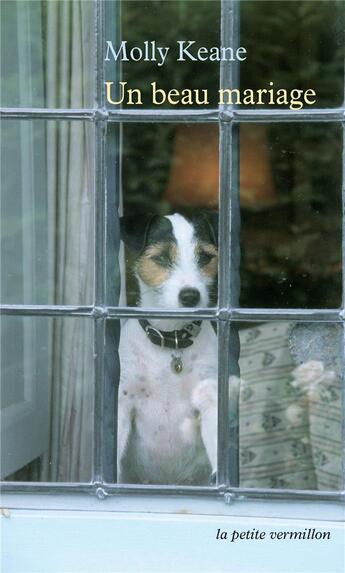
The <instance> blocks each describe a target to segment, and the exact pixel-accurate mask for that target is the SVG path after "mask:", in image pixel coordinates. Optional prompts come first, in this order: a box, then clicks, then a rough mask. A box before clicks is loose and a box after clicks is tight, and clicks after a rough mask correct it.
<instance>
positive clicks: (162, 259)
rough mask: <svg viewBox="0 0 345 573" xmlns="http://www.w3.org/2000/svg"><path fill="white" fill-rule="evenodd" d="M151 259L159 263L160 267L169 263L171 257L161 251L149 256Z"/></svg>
mask: <svg viewBox="0 0 345 573" xmlns="http://www.w3.org/2000/svg"><path fill="white" fill-rule="evenodd" d="M151 258H152V260H153V261H154V262H155V263H157V264H158V265H160V266H161V267H168V266H169V265H171V259H170V256H169V254H168V253H164V252H163V253H161V254H160V255H154V256H153V257H151Z"/></svg>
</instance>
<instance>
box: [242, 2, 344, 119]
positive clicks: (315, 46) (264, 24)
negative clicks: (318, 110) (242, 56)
mask: <svg viewBox="0 0 345 573" xmlns="http://www.w3.org/2000/svg"><path fill="white" fill-rule="evenodd" d="M344 9H345V5H344V2H343V1H342V0H338V1H337V0H335V1H333V0H321V1H318V2H317V3H315V2H314V1H313V0H297V1H296V0H294V1H290V2H285V1H281V0H278V1H273V2H272V1H263V2H257V1H256V0H248V1H246V2H240V14H241V18H240V20H241V32H240V34H241V36H240V37H241V45H242V46H245V48H246V49H247V52H248V57H247V59H246V60H245V61H244V62H242V63H241V89H242V90H245V89H252V90H258V89H271V88H273V89H274V90H278V89H285V90H287V92H288V93H290V92H291V90H303V91H306V90H309V89H312V90H314V91H315V92H316V103H315V106H316V107H336V106H341V105H342V103H343V98H344ZM270 82H272V84H273V85H270ZM295 95H297V94H295ZM264 97H265V96H264ZM312 99H313V98H312ZM265 102H267V99H266V100H265V99H264V104H265V105H264V107H270V108H272V106H271V105H270V106H268V105H267V103H265ZM315 106H309V105H305V106H304V108H305V109H311V108H312V107H315ZM252 107H255V106H252ZM256 107H261V108H262V107H263V106H262V105H261V106H258V105H257V106H256ZM285 107H287V106H285ZM295 109H297V108H296V107H295Z"/></svg>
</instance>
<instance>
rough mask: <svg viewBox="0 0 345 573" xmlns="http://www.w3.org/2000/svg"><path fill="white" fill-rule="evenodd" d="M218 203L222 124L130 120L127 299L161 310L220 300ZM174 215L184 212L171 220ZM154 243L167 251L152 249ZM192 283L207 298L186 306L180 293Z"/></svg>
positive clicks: (126, 194) (125, 151) (125, 173)
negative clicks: (152, 123) (136, 123)
mask: <svg viewBox="0 0 345 573" xmlns="http://www.w3.org/2000/svg"><path fill="white" fill-rule="evenodd" d="M138 130H140V138H139V137H138ZM217 205H218V126H216V125H206V124H201V125H199V124H198V125H185V124H184V125H174V124H168V125H167V124H155V125H142V124H141V125H126V126H124V134H123V212H124V216H125V220H124V223H123V239H124V242H125V243H126V245H127V250H126V265H125V266H126V271H127V279H126V281H127V282H126V292H127V297H125V296H124V293H123V304H125V303H126V301H127V303H128V304H129V305H135V304H141V306H150V307H159V308H167V307H173V308H176V307H181V306H190V307H191V306H193V307H207V306H212V305H215V303H216V299H217V244H216V243H217V238H218V231H217V214H216V211H214V209H216V208H217ZM172 214H177V216H175V217H174V218H173V219H171V220H167V219H166V218H165V217H166V216H168V215H172ZM152 215H156V217H155V218H154V217H152ZM181 215H182V216H181ZM126 221H127V225H126ZM126 229H127V231H126ZM163 230H164V232H163ZM140 241H141V242H140ZM153 244H155V248H156V251H157V249H158V251H159V253H158V251H157V252H156V253H152V252H151V250H152V249H151V247H152V245H153ZM161 251H162V252H161ZM163 251H164V253H163ZM165 251H166V252H165ZM165 255H166V257H165V259H164V256H165ZM152 257H153V259H152ZM122 266H124V264H123V265H122ZM135 275H136V276H137V279H139V280H136V279H135ZM139 287H140V288H141V296H139V290H138V289H139ZM187 287H188V288H190V289H196V290H197V291H199V294H200V296H199V298H198V299H197V300H196V299H195V300H194V299H193V300H192V299H191V300H190V301H189V303H188V304H187V303H186V304H184V303H183V302H181V299H179V298H178V297H179V293H180V290H181V289H184V288H187ZM140 301H141V302H140ZM187 302H188V301H187Z"/></svg>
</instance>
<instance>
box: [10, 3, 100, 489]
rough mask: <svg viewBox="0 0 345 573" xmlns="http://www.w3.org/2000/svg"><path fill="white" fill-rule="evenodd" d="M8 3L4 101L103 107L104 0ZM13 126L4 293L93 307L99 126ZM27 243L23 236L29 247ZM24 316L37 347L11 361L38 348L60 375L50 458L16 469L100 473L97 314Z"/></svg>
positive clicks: (42, 473)
mask: <svg viewBox="0 0 345 573" xmlns="http://www.w3.org/2000/svg"><path fill="white" fill-rule="evenodd" d="M1 8H2V14H1V20H2V27H1V31H2V36H3V37H2V42H3V48H4V49H6V53H5V52H4V49H3V53H2V63H1V75H2V80H3V82H2V86H1V88H2V89H1V103H2V105H5V106H9V107H17V106H18V107H50V108H71V107H75V108H82V107H90V106H92V105H93V97H94V95H93V94H94V92H93V84H94V77H93V76H94V64H93V34H94V32H93V22H94V12H93V10H94V5H93V2H91V1H88V0H86V1H83V0H73V2H65V1H62V2H60V1H53V2H51V1H48V2H47V1H43V0H42V1H39V2H38V1H37V2H36V1H34V2H30V1H24V2H22V1H17V2H12V1H11V2H4V3H2V6H1ZM4 125H5V127H4V128H3V133H2V140H3V149H5V150H6V157H7V158H8V159H7V161H8V163H9V162H11V164H9V165H8V170H7V171H8V177H7V179H6V180H5V181H4V179H3V177H2V183H3V184H4V185H5V187H6V190H5V192H4V193H3V201H4V203H5V202H6V205H3V207H4V216H5V222H7V223H8V226H9V231H8V239H6V237H5V239H6V241H7V242H6V244H5V243H4V242H3V244H5V248H6V249H7V251H8V257H5V261H4V264H5V266H7V269H8V273H7V274H8V275H10V274H11V276H12V279H8V280H7V278H6V277H5V278H6V281H7V282H6V285H5V286H6V289H3V302H5V303H13V304H19V303H25V304H55V305H56V304H58V305H61V304H67V305H85V304H86V305H92V303H93V241H94V202H93V199H94V143H93V125H90V123H89V122H82V121H65V120H63V121H61V120H57V121H55V120H50V121H47V122H46V121H43V120H33V121H31V120H29V121H28V120H25V121H17V120H14V121H13V122H12V121H10V122H7V123H6V122H5V124H4ZM5 140H6V141H5ZM18 190H20V192H19V193H18ZM20 197H22V204H20V201H19V198H20ZM6 209H7V211H6ZM6 215H7V221H6ZM10 216H11V217H12V219H10V218H9V217H10ZM16 228H19V232H18V233H17V234H18V239H15V240H16V242H15V241H14V239H13V236H14V235H15V230H16ZM3 236H4V235H3ZM32 237H33V238H34V239H35V240H33V238H32ZM17 243H18V244H19V245H20V247H21V245H23V247H21V250H20V253H19V250H18V249H19V247H18V245H17ZM6 245H8V248H7V246H6ZM2 250H3V247H2ZM7 251H6V254H7ZM16 253H17V256H16ZM21 253H22V254H21ZM11 281H12V282H11ZM4 284H5V279H4ZM22 285H24V286H22ZM4 297H5V299H6V300H5V299H4ZM22 322H23V324H24V327H22V328H24V330H25V331H27V330H28V328H29V330H30V332H25V333H24V334H25V344H26V346H25V348H24V351H22V350H21V349H20V348H19V346H18V345H17V347H15V345H14V344H12V354H11V356H10V357H9V359H10V360H11V364H15V363H16V361H17V362H19V363H20V364H21V363H22V364H23V368H24V369H25V368H26V369H27V368H31V366H30V364H29V363H27V358H28V356H29V358H30V357H31V358H32V357H33V358H32V361H35V359H37V356H41V354H42V353H43V362H44V368H43V367H40V368H39V369H38V370H37V368H36V371H34V370H33V372H35V376H36V374H37V376H40V377H41V378H42V381H41V383H42V384H48V385H49V412H45V413H44V414H45V417H48V419H49V431H48V436H47V439H46V444H47V446H46V448H47V449H46V451H45V452H44V453H43V455H42V456H41V457H40V460H37V459H36V460H35V461H32V462H31V463H30V464H29V465H28V466H26V467H25V468H23V469H21V470H19V471H18V472H16V473H15V474H13V475H11V476H7V479H13V480H21V481H31V480H34V481H37V480H38V481H39V480H42V481H50V480H52V481H68V482H69V481H81V482H84V481H89V480H90V479H91V461H92V429H93V428H92V420H93V391H94V384H93V332H92V329H93V321H92V320H91V319H89V318H70V317H66V318H54V319H52V318H48V319H43V318H39V319H32V320H31V319H30V321H29V320H28V319H23V321H22ZM5 330H6V328H5ZM7 330H8V329H7ZM5 335H6V332H5ZM12 338H13V337H12ZM43 342H44V344H43ZM40 360H41V358H40ZM9 382H10V381H9V380H8V383H9ZM42 429H43V426H42ZM46 431H47V430H46V427H45V428H44V432H46ZM23 440H25V436H23ZM41 451H42V450H41ZM17 467H19V466H17Z"/></svg>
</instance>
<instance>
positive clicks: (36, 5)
mask: <svg viewBox="0 0 345 573" xmlns="http://www.w3.org/2000/svg"><path fill="white" fill-rule="evenodd" d="M93 22H94V2H92V0H73V2H65V1H61V0H54V2H46V1H43V0H34V1H32V0H19V1H18V0H16V1H15V0H10V1H7V0H5V1H2V2H1V92H0V93H1V105H2V106H6V107H62V108H73V107H77V108H78V107H90V106H92V105H93V99H94V95H93V92H94V87H93V84H94V64H93V53H94V46H93V44H94V39H93V35H94V32H93Z"/></svg>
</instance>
